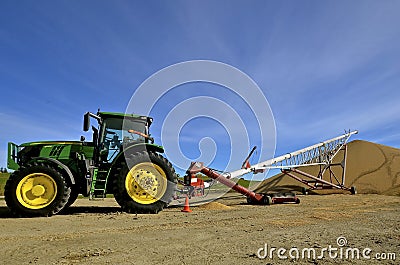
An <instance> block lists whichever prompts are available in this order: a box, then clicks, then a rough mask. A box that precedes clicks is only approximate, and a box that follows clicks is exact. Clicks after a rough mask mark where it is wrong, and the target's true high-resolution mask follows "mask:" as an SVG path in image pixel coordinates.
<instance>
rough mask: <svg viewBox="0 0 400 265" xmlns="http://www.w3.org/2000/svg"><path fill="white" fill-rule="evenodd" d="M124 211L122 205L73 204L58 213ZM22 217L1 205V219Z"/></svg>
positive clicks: (108, 212)
mask: <svg viewBox="0 0 400 265" xmlns="http://www.w3.org/2000/svg"><path fill="white" fill-rule="evenodd" d="M116 213H122V209H121V207H97V206H94V207H93V206H71V207H69V208H68V209H66V210H65V211H63V212H61V213H58V214H57V215H62V216H73V215H80V214H116ZM17 218H21V217H18V216H15V215H13V214H12V213H11V211H10V210H9V209H8V207H6V206H0V219H17ZM22 218H35V217H22Z"/></svg>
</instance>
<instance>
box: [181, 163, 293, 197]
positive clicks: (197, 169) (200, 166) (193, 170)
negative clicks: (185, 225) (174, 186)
mask: <svg viewBox="0 0 400 265" xmlns="http://www.w3.org/2000/svg"><path fill="white" fill-rule="evenodd" d="M197 173H203V174H204V175H206V176H208V177H210V178H212V179H215V180H217V181H218V182H219V183H222V184H224V185H225V186H228V187H229V188H231V189H233V190H235V191H237V192H239V193H240V194H243V195H244V196H246V198H247V202H248V203H249V204H265V205H269V204H277V203H287V202H293V203H300V199H299V198H298V197H297V196H296V194H295V193H291V192H290V193H275V194H262V193H255V192H253V191H251V190H249V189H246V188H245V187H243V186H240V185H239V184H237V183H235V182H234V181H232V180H230V179H229V178H227V177H225V176H223V175H221V174H219V173H217V172H215V171H214V170H212V169H210V168H208V167H206V166H204V163H203V162H192V163H191V164H190V167H189V168H188V170H187V171H186V174H187V176H189V177H187V178H185V179H190V178H191V176H194V175H196V174H197ZM186 185H188V183H186Z"/></svg>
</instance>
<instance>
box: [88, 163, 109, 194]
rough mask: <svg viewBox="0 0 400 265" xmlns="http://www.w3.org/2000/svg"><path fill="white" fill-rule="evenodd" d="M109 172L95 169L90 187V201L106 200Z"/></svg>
mask: <svg viewBox="0 0 400 265" xmlns="http://www.w3.org/2000/svg"><path fill="white" fill-rule="evenodd" d="M107 176H108V171H106V170H98V169H95V170H94V173H93V179H92V183H91V187H90V194H89V199H90V200H95V199H104V198H105V197H106V189H107Z"/></svg>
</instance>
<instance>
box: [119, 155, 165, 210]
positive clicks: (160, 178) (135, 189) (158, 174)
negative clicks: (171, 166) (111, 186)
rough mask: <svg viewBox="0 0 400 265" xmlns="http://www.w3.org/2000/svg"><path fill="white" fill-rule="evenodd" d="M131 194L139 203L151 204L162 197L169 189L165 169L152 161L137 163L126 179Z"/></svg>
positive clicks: (126, 186) (127, 189) (127, 188)
mask: <svg viewBox="0 0 400 265" xmlns="http://www.w3.org/2000/svg"><path fill="white" fill-rule="evenodd" d="M125 188H126V191H127V192H128V194H129V196H130V197H131V198H132V199H133V200H134V201H135V202H137V203H140V204H151V203H154V202H156V201H158V200H160V199H161V198H162V196H163V195H164V194H165V191H166V190H167V176H166V174H165V172H164V170H163V169H162V168H161V167H160V166H158V165H156V164H153V163H151V162H144V163H139V164H137V165H135V166H134V167H132V168H131V170H129V172H128V174H127V175H126V179H125Z"/></svg>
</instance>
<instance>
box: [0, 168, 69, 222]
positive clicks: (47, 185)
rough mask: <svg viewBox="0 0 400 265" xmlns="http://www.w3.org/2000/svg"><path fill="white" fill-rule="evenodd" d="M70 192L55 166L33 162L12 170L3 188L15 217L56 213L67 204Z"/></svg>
mask: <svg viewBox="0 0 400 265" xmlns="http://www.w3.org/2000/svg"><path fill="white" fill-rule="evenodd" d="M70 193H71V188H70V187H69V185H68V184H67V182H66V180H65V178H64V176H63V174H62V173H61V172H60V171H59V170H58V169H57V168H56V167H53V166H51V165H48V164H44V163H37V162H32V163H30V164H27V165H25V166H22V167H21V168H20V169H19V170H17V171H14V173H12V174H11V176H10V178H9V179H8V180H7V183H6V186H5V189H4V195H5V201H6V203H7V206H8V207H9V208H10V210H11V212H12V213H13V214H14V215H16V216H19V217H34V216H51V215H54V214H57V213H58V212H59V211H60V210H62V209H63V208H64V207H65V205H66V204H67V202H68V199H69V196H70Z"/></svg>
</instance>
